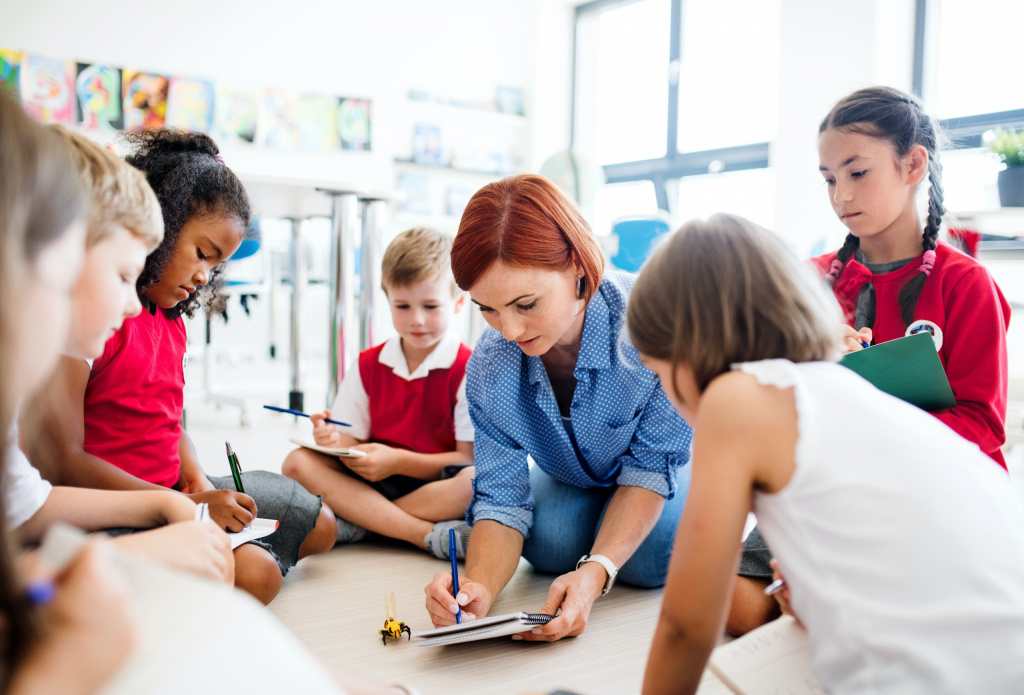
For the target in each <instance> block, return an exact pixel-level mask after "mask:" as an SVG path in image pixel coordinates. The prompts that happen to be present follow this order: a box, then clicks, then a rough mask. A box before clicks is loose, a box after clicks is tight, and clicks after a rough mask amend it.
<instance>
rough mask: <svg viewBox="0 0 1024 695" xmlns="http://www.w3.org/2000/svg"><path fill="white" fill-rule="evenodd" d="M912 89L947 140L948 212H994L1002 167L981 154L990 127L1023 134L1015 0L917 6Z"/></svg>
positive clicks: (1023, 8) (938, 0) (1021, 9)
mask: <svg viewBox="0 0 1024 695" xmlns="http://www.w3.org/2000/svg"><path fill="white" fill-rule="evenodd" d="M917 11H918V30H917V39H916V41H915V71H914V73H915V74H914V84H915V87H916V89H917V91H918V93H920V94H922V96H923V98H924V101H925V104H926V105H927V107H928V109H929V111H930V112H931V113H932V114H933V115H935V116H936V117H938V118H939V119H941V123H942V125H943V127H944V128H945V130H946V133H947V134H948V135H949V137H950V140H951V147H952V150H951V151H947V152H945V153H944V154H943V155H942V163H943V185H944V188H945V192H946V196H945V202H946V207H947V209H949V210H951V211H953V212H954V213H956V212H957V211H959V212H966V211H977V210H987V209H992V208H996V207H998V206H999V203H998V195H997V193H996V175H997V172H998V171H999V169H1000V164H999V163H998V162H997V161H996V160H995V158H994V157H993V155H991V154H990V153H988V152H987V151H986V150H984V149H983V148H982V145H983V138H984V135H985V134H986V133H987V132H988V131H991V130H993V129H995V128H1000V127H1001V128H1006V129H1009V128H1013V129H1021V128H1024V89H1022V88H1021V87H1020V85H1019V83H1020V80H1019V78H1018V77H1017V73H1018V72H1019V69H1018V67H1017V66H1018V64H1019V52H1020V51H1019V46H1018V45H1017V44H1019V42H1015V41H1014V40H1013V38H1012V37H1013V30H1014V29H1013V28H1018V27H1021V26H1024V3H1022V2H1019V1H1018V0H917Z"/></svg>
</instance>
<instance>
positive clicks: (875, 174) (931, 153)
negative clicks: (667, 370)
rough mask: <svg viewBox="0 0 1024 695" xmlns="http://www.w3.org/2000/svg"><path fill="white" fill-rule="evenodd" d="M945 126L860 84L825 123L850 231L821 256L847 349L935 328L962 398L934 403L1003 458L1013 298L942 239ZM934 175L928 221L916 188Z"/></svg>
mask: <svg viewBox="0 0 1024 695" xmlns="http://www.w3.org/2000/svg"><path fill="white" fill-rule="evenodd" d="M941 144H942V132H941V130H939V128H938V126H937V125H936V124H935V122H934V121H933V120H932V119H931V118H930V117H929V116H928V114H926V113H925V111H924V109H923V108H922V107H921V104H920V103H919V102H918V101H917V100H916V99H915V98H914V97H912V96H910V95H909V94H905V93H903V92H901V91H899V90H896V89H891V88H888V87H872V88H869V89H861V90H859V91H856V92H854V93H853V94H851V95H849V96H847V97H846V98H844V99H842V100H841V101H840V102H839V103H838V104H836V105H835V106H834V107H833V108H832V111H830V112H829V114H828V116H826V117H825V120H824V121H822V123H821V127H820V128H819V136H818V151H819V154H820V157H821V173H822V176H824V178H825V184H826V186H827V188H828V192H829V200H830V202H831V203H832V209H833V210H834V211H835V212H836V214H837V215H838V216H839V219H841V220H842V221H843V224H845V225H846V227H847V228H848V229H849V230H850V233H849V234H848V235H847V237H846V241H845V242H844V243H843V246H842V248H841V249H839V251H837V252H836V253H831V254H826V255H824V256H820V257H818V258H815V259H814V263H815V264H816V265H817V266H818V267H819V268H820V269H821V270H822V272H823V273H824V274H825V277H826V279H827V280H828V282H829V284H830V285H831V287H832V291H833V292H834V293H835V295H836V298H837V299H838V300H839V303H840V305H841V306H842V307H843V310H844V312H845V313H846V319H847V322H848V324H849V326H850V327H851V330H849V332H848V336H847V339H846V347H847V348H848V349H850V350H859V349H861V343H860V340H859V339H857V338H856V337H855V336H854V335H853V334H854V332H859V334H860V337H862V338H867V340H865V341H864V342H869V343H871V342H875V343H881V342H885V341H887V340H893V339H894V338H901V337H903V336H906V335H911V334H913V333H919V332H921V331H927V332H928V333H930V334H931V335H932V338H933V339H934V341H935V349H936V350H938V353H939V359H940V360H941V361H942V366H943V367H945V369H946V375H947V376H948V377H949V383H950V386H952V387H953V394H954V395H955V396H956V405H955V406H954V407H952V408H948V409H946V410H941V411H938V412H936V413H933V414H934V415H935V417H937V418H938V419H939V420H941V421H942V422H944V423H945V424H946V425H948V426H949V427H951V428H952V429H953V430H954V431H955V432H957V433H958V434H959V435H960V436H962V437H963V438H964V439H967V440H968V441H971V442H974V443H975V444H977V445H978V446H979V447H980V448H981V450H982V451H983V452H985V453H986V454H988V455H989V456H990V457H991V458H992V459H993V460H994V461H995V462H996V463H998V464H999V465H1000V466H1002V467H1003V468H1006V461H1005V460H1004V458H1003V453H1002V451H1000V447H1001V446H1002V445H1003V443H1004V442H1005V441H1006V434H1005V424H1006V392H1007V366H1006V329H1007V326H1008V325H1009V321H1010V306H1009V304H1008V303H1007V302H1006V299H1005V298H1004V297H1003V294H1002V292H1000V290H999V287H997V286H996V283H995V281H993V279H992V277H991V276H990V275H989V273H988V271H987V270H986V269H985V268H984V267H983V266H982V265H981V264H979V263H978V262H977V261H975V260H974V259H973V258H970V257H968V256H966V255H964V254H963V253H960V252H959V251H957V250H956V249H954V248H953V247H952V246H949V245H947V244H945V243H942V242H940V241H939V240H938V236H939V227H940V225H941V224H942V217H943V215H944V214H945V213H946V208H945V206H944V205H943V202H942V196H943V193H942V165H941V164H940V163H939V159H938V150H939V147H940V145H941ZM925 177H927V178H928V183H929V186H928V208H927V215H926V218H925V223H924V226H923V230H922V225H921V221H920V219H919V217H918V213H917V209H916V206H915V204H914V196H915V193H916V191H917V189H918V188H919V187H920V185H921V184H922V182H923V181H924V179H925Z"/></svg>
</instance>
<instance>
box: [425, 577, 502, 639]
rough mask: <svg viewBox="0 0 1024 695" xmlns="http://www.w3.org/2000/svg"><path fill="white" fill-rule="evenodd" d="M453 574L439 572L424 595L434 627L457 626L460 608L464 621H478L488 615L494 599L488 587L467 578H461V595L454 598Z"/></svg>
mask: <svg viewBox="0 0 1024 695" xmlns="http://www.w3.org/2000/svg"><path fill="white" fill-rule="evenodd" d="M453 589H454V587H453V586H452V573H451V572H438V573H437V574H435V575H434V581H432V582H430V584H427V588H426V589H424V593H426V595H427V613H429V614H430V621H431V622H432V623H433V624H434V627H444V626H445V625H454V624H455V614H456V611H457V606H456V603H457V604H458V607H461V608H462V620H463V621H466V620H476V619H477V616H484V615H487V611H489V610H490V609H491V604H492V603H494V599H493V598H492V597H491V592H490V591H488V590H487V587H486V586H484V585H483V584H480V583H478V582H474V581H473V580H472V579H469V578H467V577H460V578H459V595H458V596H452V590H453Z"/></svg>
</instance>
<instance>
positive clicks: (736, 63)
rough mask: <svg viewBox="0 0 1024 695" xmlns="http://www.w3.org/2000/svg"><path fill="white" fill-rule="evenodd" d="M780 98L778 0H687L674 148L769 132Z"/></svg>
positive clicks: (758, 138) (729, 142) (743, 140)
mask: <svg viewBox="0 0 1024 695" xmlns="http://www.w3.org/2000/svg"><path fill="white" fill-rule="evenodd" d="M737 17H742V21H739V20H738V19H737ZM778 104H779V0H730V1H729V2H722V1H721V0H686V2H684V3H683V26H682V46H681V56H680V61H679V135H678V141H679V151H680V152H697V151H700V150H710V149H716V148H720V147H732V146H733V145H746V144H749V143H754V142H767V141H769V140H772V139H774V138H775V128H776V122H777V113H778Z"/></svg>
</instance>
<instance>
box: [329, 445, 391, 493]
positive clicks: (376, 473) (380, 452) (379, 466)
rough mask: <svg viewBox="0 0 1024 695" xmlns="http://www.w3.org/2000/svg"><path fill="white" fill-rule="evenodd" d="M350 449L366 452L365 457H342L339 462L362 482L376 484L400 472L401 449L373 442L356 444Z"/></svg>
mask: <svg viewBox="0 0 1024 695" xmlns="http://www.w3.org/2000/svg"><path fill="white" fill-rule="evenodd" d="M352 448H353V449H356V450H358V451H363V452H366V456H342V457H341V462H342V463H344V464H345V465H346V466H347V467H348V469H349V470H350V471H352V472H353V473H355V474H356V475H358V476H359V477H361V478H362V479H363V480H368V481H370V482H371V483H376V482H377V481H378V480H384V479H385V478H389V477H391V476H393V475H395V474H396V473H401V472H402V471H401V468H402V458H401V457H402V453H401V452H402V450H401V449H396V448H394V447H390V446H388V445H387V444H377V443H374V442H370V443H368V444H356V445H355V446H353V447H352Z"/></svg>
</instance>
